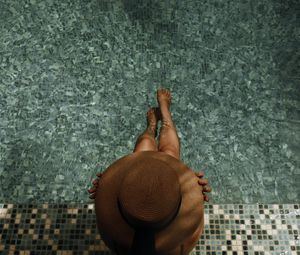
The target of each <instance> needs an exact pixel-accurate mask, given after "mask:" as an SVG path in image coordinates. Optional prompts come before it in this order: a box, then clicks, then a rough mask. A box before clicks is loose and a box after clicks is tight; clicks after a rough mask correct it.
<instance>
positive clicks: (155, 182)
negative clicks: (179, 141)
mask: <svg viewBox="0 0 300 255" xmlns="http://www.w3.org/2000/svg"><path fill="white" fill-rule="evenodd" d="M180 202H181V190H180V184H179V179H178V176H177V174H176V172H175V171H174V170H173V169H172V168H171V167H170V166H169V165H168V164H167V163H165V162H163V161H161V160H159V159H153V158H152V159H144V160H143V162H138V163H136V164H134V165H132V169H131V170H130V171H128V173H127V174H126V175H125V177H124V179H123V181H122V184H121V186H120V190H119V195H118V204H119V209H120V212H121V214H122V216H123V218H124V219H125V220H126V221H127V223H128V224H130V225H131V226H132V227H134V228H145V227H146V228H150V229H161V228H163V227H165V226H167V225H168V224H169V223H170V222H171V221H172V219H173V218H174V217H175V216H176V214H177V212H178V210H179V207H180Z"/></svg>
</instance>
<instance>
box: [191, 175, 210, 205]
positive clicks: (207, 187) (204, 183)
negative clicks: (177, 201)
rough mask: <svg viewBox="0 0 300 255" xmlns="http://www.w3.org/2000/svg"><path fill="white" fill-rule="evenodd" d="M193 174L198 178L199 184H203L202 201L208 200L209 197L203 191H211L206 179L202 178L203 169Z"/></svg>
mask: <svg viewBox="0 0 300 255" xmlns="http://www.w3.org/2000/svg"><path fill="white" fill-rule="evenodd" d="M195 175H196V176H197V177H198V178H199V180H198V183H199V185H201V186H203V190H202V194H203V198H204V201H206V202H208V201H209V198H208V196H207V195H206V194H205V193H204V192H211V187H210V186H209V184H208V180H207V179H202V178H203V176H204V172H203V171H200V172H199V173H195Z"/></svg>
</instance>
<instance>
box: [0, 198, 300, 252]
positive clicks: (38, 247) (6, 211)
mask: <svg viewBox="0 0 300 255" xmlns="http://www.w3.org/2000/svg"><path fill="white" fill-rule="evenodd" d="M299 208H300V205H298V204H269V205H267V204H206V205H205V230H204V232H203V235H202V236H201V238H200V239H199V241H198V244H197V245H196V247H195V248H194V250H193V251H192V252H191V253H190V254H193V255H202V254H203V255H204V254H211V255H223V254H228V255H230V254H231V255H239V254H245V255H246V254H249V255H250V254H253V255H265V254H271V255H273V254H274V255H275V254H276V255H289V254H290V255H299V254H300V209H299ZM99 253H100V254H113V253H112V252H110V251H109V249H108V248H107V247H106V246H105V244H104V242H103V241H102V239H101V236H100V235H99V234H98V230H97V227H96V217H95V211H94V205H93V204H68V205H67V204H36V205H33V204H0V254H3V255H6V254H9V255H14V254H20V255H22V254H23V255H27V254H28V255H32V254H61V255H71V254H76V255H77V254H78V255H79V254H83V255H89V254H99Z"/></svg>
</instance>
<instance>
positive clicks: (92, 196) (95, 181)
mask: <svg viewBox="0 0 300 255" xmlns="http://www.w3.org/2000/svg"><path fill="white" fill-rule="evenodd" d="M96 175H97V177H98V178H97V179H95V180H94V181H93V182H92V183H93V187H92V188H90V189H88V192H89V193H90V194H91V195H90V199H95V197H96V190H97V188H98V185H99V180H100V178H101V176H102V175H103V173H97V174H96Z"/></svg>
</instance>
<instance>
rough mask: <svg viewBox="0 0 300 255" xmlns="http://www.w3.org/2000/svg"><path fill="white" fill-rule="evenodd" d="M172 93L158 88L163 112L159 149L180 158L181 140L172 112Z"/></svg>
mask: <svg viewBox="0 0 300 255" xmlns="http://www.w3.org/2000/svg"><path fill="white" fill-rule="evenodd" d="M171 98H172V97H171V93H170V91H169V90H167V89H158V90H157V101H158V103H159V107H160V112H161V118H162V119H161V121H162V124H161V128H160V134H159V145H158V150H159V151H162V152H165V153H167V154H169V155H170V156H173V157H175V158H177V159H179V160H180V141H179V137H178V135H177V131H176V128H175V125H174V123H173V121H172V116H171V112H170V110H169V109H170V104H171Z"/></svg>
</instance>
